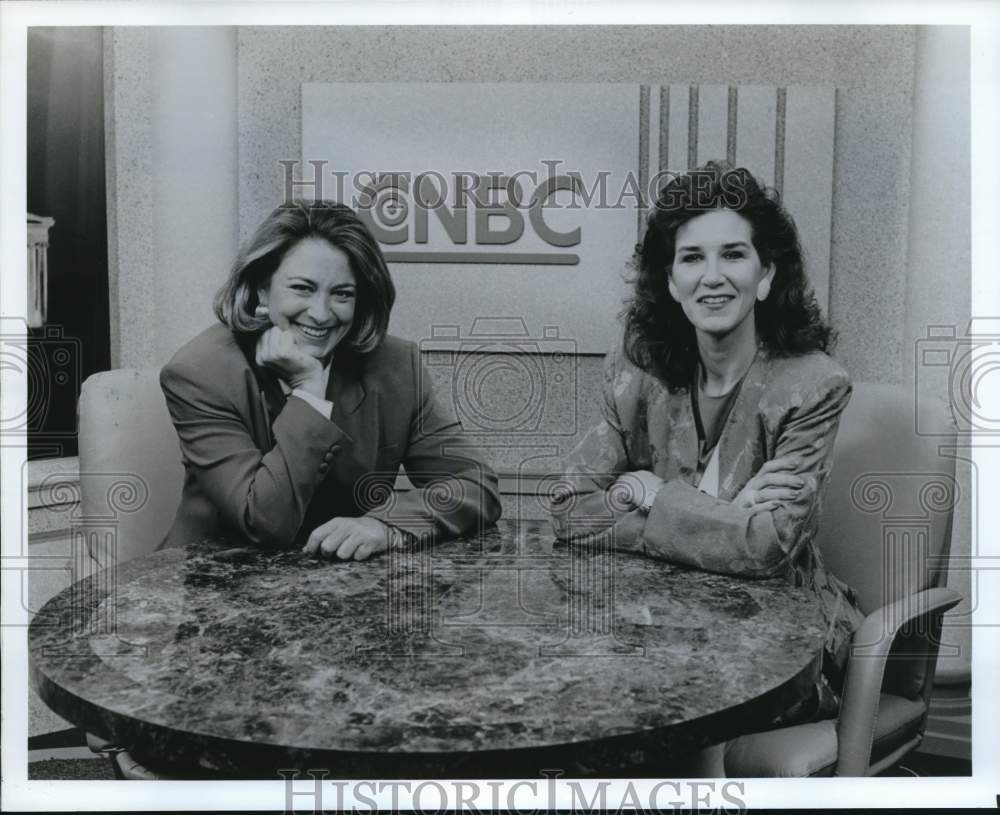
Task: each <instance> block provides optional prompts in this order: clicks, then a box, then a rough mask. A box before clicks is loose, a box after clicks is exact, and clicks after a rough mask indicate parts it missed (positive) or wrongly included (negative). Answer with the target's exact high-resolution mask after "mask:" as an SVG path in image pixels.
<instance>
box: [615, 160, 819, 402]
mask: <svg viewBox="0 0 1000 815" xmlns="http://www.w3.org/2000/svg"><path fill="white" fill-rule="evenodd" d="M720 208H725V209H730V210H732V211H734V212H737V213H739V214H740V215H742V216H743V217H744V218H746V220H747V221H749V223H750V226H751V229H752V235H753V245H754V249H756V250H757V255H758V256H759V258H760V262H761V265H762V266H767V265H768V264H774V268H775V274H774V279H773V281H772V284H771V292H770V295H769V296H768V297H767V299H766V300H764V301H763V302H758V303H756V304H755V306H754V308H755V315H756V326H757V336H758V338H759V340H760V342H761V343H762V345H763V346H764V348H765V349H767V350H768V351H769V352H770V353H771V354H772V355H775V356H793V355H796V354H804V353H808V352H810V351H816V350H819V351H826V350H827V349H828V347H830V346H831V345H832V343H833V341H834V339H835V336H834V333H833V331H832V329H831V328H830V326H829V325H828V324H827V323H826V322H825V321H824V319H823V316H822V314H821V312H820V308H819V305H818V304H817V302H816V297H815V295H814V294H813V291H812V288H811V286H810V285H809V281H808V279H807V278H806V274H805V267H804V263H803V259H802V249H801V247H800V245H799V236H798V231H797V230H796V228H795V222H794V221H793V220H792V216H791V215H789V214H788V212H786V211H785V209H784V208H783V207H782V205H781V202H780V199H779V197H778V194H777V192H776V191H775V190H773V189H769V188H765V187H764V186H763V185H761V184H760V183H759V182H758V181H757V180H756V179H755V178H754V177H753V175H752V174H751V173H750V172H749V171H748V170H746V169H744V168H742V167H738V168H733V167H732V166H731V165H729V164H727V163H725V162H715V161H713V162H709V163H708V164H706V165H705V166H703V167H699V168H697V169H695V170H690V171H689V172H687V173H685V174H683V175H678V176H675V177H673V178H671V180H670V181H669V182H668V183H667V184H666V185H665V186H664V188H663V190H662V191H661V192H660V195H659V197H658V199H657V201H656V204H655V206H654V208H653V211H652V212H651V213H650V215H649V220H648V226H647V229H646V235H645V238H644V239H643V242H642V243H641V244H640V245H638V246H636V255H635V259H634V265H635V267H636V269H637V274H636V277H635V280H634V293H633V295H632V297H631V298H630V299H629V301H628V303H627V305H626V309H625V311H624V312H623V316H624V318H625V354H626V356H627V357H628V359H629V360H630V361H631V362H632V363H633V364H635V365H636V366H638V367H639V368H641V369H642V370H644V371H646V372H647V373H650V374H653V375H654V376H656V377H658V378H659V379H660V380H662V381H663V382H664V384H666V386H667V388H668V389H669V390H670V391H671V392H677V391H682V390H686V389H687V388H688V387H689V386H690V384H691V382H692V381H693V379H694V374H695V370H696V366H697V363H698V344H697V340H696V338H695V331H694V326H692V325H691V323H690V321H689V320H688V318H687V316H686V315H685V314H684V311H683V309H682V308H681V306H680V304H679V303H678V302H677V301H676V300H674V299H673V297H671V296H670V293H669V292H668V290H667V275H668V272H669V270H670V268H671V266H672V265H673V261H674V242H675V239H676V236H677V230H678V229H680V228H681V227H682V226H683V225H684V224H686V223H687V222H688V221H690V220H691V219H692V218H695V217H697V216H698V215H703V214H704V213H705V212H706V211H708V210H712V209H720Z"/></svg>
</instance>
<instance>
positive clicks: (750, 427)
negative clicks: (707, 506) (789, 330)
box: [719, 349, 768, 499]
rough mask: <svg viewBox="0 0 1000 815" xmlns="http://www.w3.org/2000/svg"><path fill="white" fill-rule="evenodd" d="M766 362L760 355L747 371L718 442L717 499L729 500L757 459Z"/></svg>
mask: <svg viewBox="0 0 1000 815" xmlns="http://www.w3.org/2000/svg"><path fill="white" fill-rule="evenodd" d="M767 371H768V360H767V355H766V352H765V351H764V350H763V349H761V351H760V352H759V353H758V354H757V356H756V357H755V358H754V361H753V363H752V364H751V365H750V370H749V371H747V375H746V378H745V379H744V380H743V386H742V387H741V388H740V392H739V393H738V394H737V395H736V401H735V402H734V403H733V407H732V410H731V411H730V413H729V419H728V420H727V421H726V426H725V428H724V429H723V431H722V438H720V439H719V497H720V498H725V499H731V498H732V497H733V496H734V495H736V493H737V492H739V489H738V488H736V487H737V486H739V487H742V485H743V484H745V483H746V482H747V481H748V480H749V479H750V478H751V477H752V476H753V474H754V473H753V472H751V471H752V470H753V468H754V465H755V461H756V459H757V456H755V455H754V448H755V443H756V441H757V436H758V427H757V417H758V415H759V414H760V409H759V408H760V402H761V399H763V397H764V395H765V393H766V391H767Z"/></svg>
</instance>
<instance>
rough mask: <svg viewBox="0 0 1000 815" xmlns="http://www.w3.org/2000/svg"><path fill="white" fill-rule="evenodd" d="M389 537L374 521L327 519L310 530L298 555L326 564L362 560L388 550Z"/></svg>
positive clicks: (387, 530) (388, 530) (380, 524)
mask: <svg viewBox="0 0 1000 815" xmlns="http://www.w3.org/2000/svg"><path fill="white" fill-rule="evenodd" d="M390 535H391V530H390V529H389V527H388V525H386V524H384V523H382V521H380V520H378V519H377V518H370V517H367V516H365V517H361V518H331V519H330V520H329V521H327V522H326V523H325V524H322V525H321V526H317V527H316V528H315V529H314V530H313V532H312V534H311V535H310V536H309V540H308V541H306V545H305V546H304V547H302V551H303V552H305V553H306V554H307V555H314V556H315V557H321V558H325V559H327V560H333V559H334V558H339V559H340V560H351V559H352V558H353V559H354V560H366V559H367V558H369V557H371V556H372V555H375V554H378V553H379V552H384V551H385V550H386V548H388V545H389V540H390Z"/></svg>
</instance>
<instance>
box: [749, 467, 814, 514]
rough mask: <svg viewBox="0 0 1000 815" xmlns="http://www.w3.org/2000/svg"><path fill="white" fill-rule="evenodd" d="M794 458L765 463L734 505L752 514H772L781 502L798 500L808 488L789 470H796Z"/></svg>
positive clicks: (801, 479)
mask: <svg viewBox="0 0 1000 815" xmlns="http://www.w3.org/2000/svg"><path fill="white" fill-rule="evenodd" d="M795 467H796V462H795V459H794V458H790V457H787V456H786V457H785V458H776V459H774V460H773V461H765V462H764V466H762V467H761V468H760V469H759V470H758V471H757V475H755V476H754V477H753V478H751V479H750V480H749V481H747V483H746V486H744V487H743V489H742V490H740V492H739V495H737V496H736V497H735V498H734V499H733V503H734V504H736V506H738V507H742V508H743V509H749V510H750V511H751V513H752V514H754V515H756V514H757V513H758V512H770V511H771V510H772V509H776V508H777V506H778V504H779V503H780V502H781V501H794V500H796V499H797V498H798V497H799V495H800V493H801V492H802V490H803V489H804V488H805V486H806V482H805V480H804V479H803V478H800V477H799V476H797V475H795V474H794V473H792V472H789V470H794V469H795Z"/></svg>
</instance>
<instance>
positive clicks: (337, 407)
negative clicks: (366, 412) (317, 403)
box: [326, 350, 368, 417]
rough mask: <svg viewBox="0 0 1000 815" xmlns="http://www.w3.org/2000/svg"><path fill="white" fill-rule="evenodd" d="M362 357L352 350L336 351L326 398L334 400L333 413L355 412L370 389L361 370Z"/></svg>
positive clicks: (349, 413)
mask: <svg viewBox="0 0 1000 815" xmlns="http://www.w3.org/2000/svg"><path fill="white" fill-rule="evenodd" d="M361 368H362V366H361V359H360V358H359V356H358V355H357V354H355V353H353V352H352V351H347V350H344V351H335V352H334V358H333V363H332V364H331V366H330V378H329V379H328V380H327V383H326V398H327V399H328V400H329V401H331V402H333V415H334V417H336V416H337V414H341V415H348V416H349V415H351V414H352V413H355V412H356V411H357V409H358V408H359V407H361V405H362V403H363V402H364V401H365V398H366V397H367V395H368V391H367V389H366V388H365V383H364V377H363V376H362V371H361Z"/></svg>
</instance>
